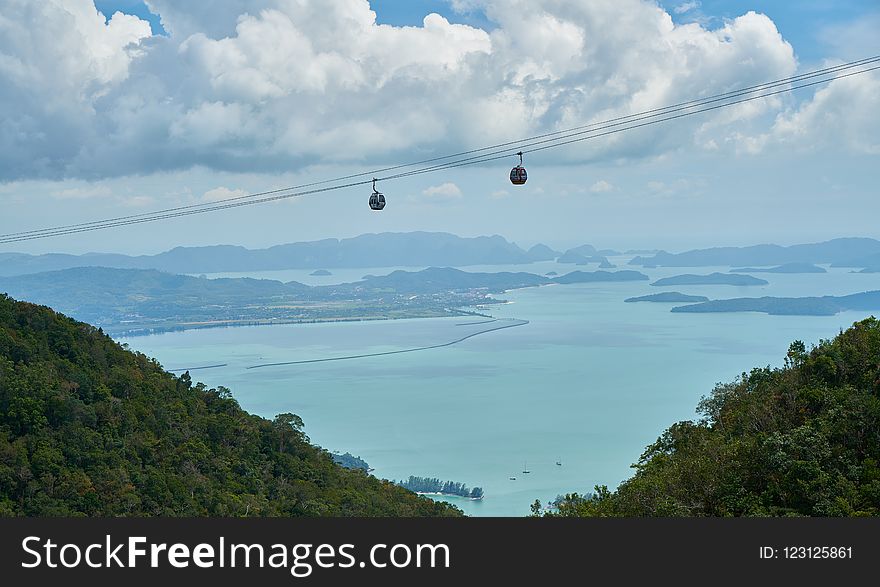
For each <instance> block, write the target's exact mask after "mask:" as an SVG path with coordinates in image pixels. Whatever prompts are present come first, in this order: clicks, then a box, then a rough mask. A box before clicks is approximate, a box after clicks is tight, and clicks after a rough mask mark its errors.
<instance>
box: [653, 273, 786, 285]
mask: <svg viewBox="0 0 880 587" xmlns="http://www.w3.org/2000/svg"><path fill="white" fill-rule="evenodd" d="M768 284H769V282H767V281H765V280H763V279H758V278H757V277H752V276H751V275H738V274H731V273H710V274H709V275H693V274H686V275H676V276H674V277H664V278H663V279H658V280H657V281H655V282H654V283H652V284H651V285H654V286H657V287H664V286H667V285H768Z"/></svg>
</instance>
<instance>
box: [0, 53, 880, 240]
mask: <svg viewBox="0 0 880 587" xmlns="http://www.w3.org/2000/svg"><path fill="white" fill-rule="evenodd" d="M877 63H880V56H875V57H869V58H865V59H861V60H858V61H853V62H850V63H845V64H842V65H838V66H833V67H828V68H824V69H821V70H816V71H812V72H807V73H804V74H801V75H797V76H792V77H789V78H784V79H781V80H775V81H772V82H767V83H763V84H758V85H755V86H749V87H747V88H742V89H739V90H734V91H731V92H725V93H723V94H716V95H713V96H709V97H706V98H701V99H695V100H689V101H687V102H680V103H677V104H672V105H670V106H665V107H662V108H654V109H652V110H646V111H643V112H638V113H634V114H629V115H626V116H620V117H617V118H612V119H609V120H605V121H601V122H594V123H590V124H587V125H582V126H578V127H573V128H569V129H565V130H559V131H554V132H550V133H544V134H541V135H536V136H533V137H529V138H526V139H521V140H519V141H509V142H505V143H499V144H496V145H492V146H489V147H482V148H480V149H472V150H469V151H462V152H460V153H456V154H452V155H445V156H442V157H434V158H431V159H425V160H422V161H418V162H412V163H405V164H402V165H395V166H391V167H385V168H382V169H376V170H373V171H367V172H362V173H356V174H351V175H346V176H341V177H337V178H333V179H327V180H322V181H316V182H312V183H307V184H302V185H298V186H291V187H287V188H278V189H274V190H269V191H264V192H257V193H251V194H246V195H242V196H236V197H233V198H227V199H224V200H219V201H217V202H202V203H198V204H190V205H186V206H179V207H175V208H168V209H165V210H158V211H153V212H146V213H142V214H133V215H128V216H120V217H116V218H109V219H104V220H95V221H91V222H83V223H78V224H70V225H65V226H56V227H51V228H43V229H36V230H29V231H22V232H14V233H9V234H4V235H0V244H6V243H14V242H21V241H28V240H35V239H42V238H48V237H53V236H62V235H69V234H77V233H81V232H90V231H94V230H103V229H107V228H114V227H119V226H128V225H132V224H142V223H146V222H155V221H159V220H167V219H171V218H178V217H183V216H190V215H193V214H202V213H207V212H214V211H218V210H227V209H231V208H238V207H241V206H248V205H253V204H261V203H266V202H273V201H278V200H282V199H288V198H293V197H301V196H307V195H313V194H318V193H324V192H329V191H335V190H340V189H345V188H350V187H357V186H362V185H368V184H370V183H371V182H372V179H366V180H362V181H356V182H348V183H344V184H339V183H338V182H340V181H344V180H347V179H354V178H358V177H365V176H373V177H375V176H376V175H378V174H381V173H384V172H388V171H395V170H399V169H404V168H407V167H414V166H418V165H424V164H426V163H435V162H437V161H444V160H447V159H455V158H457V157H461V156H464V155H473V156H471V157H466V158H459V159H455V160H454V161H446V162H444V163H437V164H435V165H430V166H427V167H421V168H419V169H415V170H410V171H405V172H400V173H397V174H393V175H388V176H384V177H379V178H377V179H378V180H379V181H390V180H394V179H401V178H405V177H412V176H416V175H422V174H425V173H433V172H437V171H442V170H446V169H455V168H458V167H464V166H469V165H477V164H482V163H488V162H492V161H497V160H500V159H506V158H509V157H510V156H511V155H514V154H515V153H514V152H512V149H507V148H505V147H509V146H511V145H516V148H515V150H516V151H522V152H523V153H534V152H538V151H544V150H546V149H552V148H557V147H561V146H564V145H570V144H573V143H577V142H581V141H585V140H589V139H594V138H599V137H603V136H608V135H611V134H616V133H619V132H624V131H627V130H632V129H635V128H641V127H645V126H649V125H653V124H658V123H661V122H667V121H670V120H675V119H679V118H684V117H687V116H692V115H694V114H699V113H702V112H708V111H712V110H717V109H720V108H726V107H729V106H734V105H736V104H742V103H745V102H751V101H753V100H758V99H761V98H766V97H770V96H774V95H778V94H782V93H786V92H789V91H793V90H797V89H801V88H806V87H810V86H815V85H819V84H824V83H829V82H831V81H834V80H836V79H842V78H846V77H851V76H854V75H859V74H863V73H867V72H869V71H874V70H877V69H880V65H875V66H874V67H870V68H865V67H864V66H867V65H874V64H877ZM857 68H861V69H857ZM852 69H857V70H856V71H849V70H852ZM841 72H847V73H841ZM834 74H839V75H834ZM829 75H831V76H832V77H828V76H829ZM816 77H821V78H822V79H818V80H814V81H811V82H808V83H803V84H799V83H797V82H800V81H804V80H807V79H813V78H816ZM792 83H795V84H796V85H793V86H789V84H792ZM780 86H789V87H784V88H782V89H778V90H774V91H772V92H768V91H767V90H769V89H772V88H778V87H780ZM756 92H758V93H757V95H749V94H755V93H756ZM740 96H746V97H743V98H740V99H738V100H732V98H737V97H740ZM634 123H638V124H634ZM600 131H601V132H600ZM529 147H534V148H529ZM476 153H481V154H480V155H474V154H476ZM328 183H334V184H336V185H331V186H326V187H323V188H315V189H307V190H304V188H313V187H314V186H320V185H326V184H328ZM294 190H297V191H294Z"/></svg>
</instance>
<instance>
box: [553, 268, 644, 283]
mask: <svg viewBox="0 0 880 587" xmlns="http://www.w3.org/2000/svg"><path fill="white" fill-rule="evenodd" d="M649 279H650V277H648V276H647V275H645V274H644V273H640V272H638V271H572V272H571V273H566V274H565V275H562V276H560V277H554V278H553V280H552V281H553V283H560V284H568V283H601V282H606V281H612V282H613V281H647V280H649Z"/></svg>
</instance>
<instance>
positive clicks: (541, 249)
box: [526, 243, 561, 261]
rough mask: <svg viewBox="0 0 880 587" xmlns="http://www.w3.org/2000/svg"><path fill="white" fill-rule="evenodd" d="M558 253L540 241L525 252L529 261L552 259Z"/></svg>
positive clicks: (558, 253)
mask: <svg viewBox="0 0 880 587" xmlns="http://www.w3.org/2000/svg"><path fill="white" fill-rule="evenodd" d="M559 255H561V253H560V252H559V251H554V250H553V249H551V248H550V247H548V246H547V245H543V244H541V243H538V244H537V245H535V246H533V247H532V248H530V249H529V250H528V251H527V252H526V256H527V257H528V258H529V260H530V261H552V260H553V259H555V258H556V257H558V256H559Z"/></svg>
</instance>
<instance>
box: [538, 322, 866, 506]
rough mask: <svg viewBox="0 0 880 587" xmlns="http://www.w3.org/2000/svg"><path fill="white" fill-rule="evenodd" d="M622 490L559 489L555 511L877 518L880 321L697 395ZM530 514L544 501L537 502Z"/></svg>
mask: <svg viewBox="0 0 880 587" xmlns="http://www.w3.org/2000/svg"><path fill="white" fill-rule="evenodd" d="M698 412H699V413H700V414H701V416H702V419H701V420H699V421H696V422H691V421H687V422H679V423H678V424H675V425H673V426H672V427H670V428H669V429H668V430H666V432H664V433H663V435H662V436H661V437H660V438H659V439H658V440H657V442H655V443H654V444H652V445H651V446H649V447H648V448H647V450H646V451H645V453H644V454H643V455H642V456H641V458H640V459H639V461H638V463H637V464H636V465H634V467H635V469H636V473H635V474H634V475H633V477H631V478H630V479H628V480H627V481H624V482H623V483H622V484H621V485H620V487H619V488H618V489H617V491H614V492H611V491H609V490H608V489H607V488H606V487H597V488H596V491H595V493H593V494H591V495H589V496H586V497H585V496H581V495H577V494H572V495H568V496H565V498H564V499H562V500H561V501H560V502H559V503H558V504H557V506H558V508H557V509H556V510H555V511H553V512H550V513H548V514H547V515H558V516H876V515H880V321H878V320H877V319H875V318H869V319H867V320H864V321H862V322H858V323H856V324H854V325H853V326H852V327H851V328H849V329H848V330H846V331H845V332H841V333H840V334H839V335H838V336H837V337H836V338H834V339H833V340H824V341H821V342H820V343H819V344H818V345H817V346H816V347H815V348H813V349H811V350H809V351H807V349H806V347H805V345H804V343H802V342H800V341H797V342H795V343H793V344H792V345H791V347H790V348H789V351H788V355H787V357H786V360H785V366H784V367H782V368H778V369H770V368H762V369H753V370H752V371H751V372H750V373H748V374H743V375H742V376H741V377H740V378H739V379H738V380H736V381H734V382H733V383H728V384H721V385H718V386H717V387H716V388H715V390H714V391H713V392H712V394H711V395H709V396H708V397H706V398H704V399H703V400H702V402H701V403H700V405H699V408H698ZM532 509H533V512H535V513H536V514H537V513H539V512H540V511H541V507H540V503H536V504H535V505H533V506H532Z"/></svg>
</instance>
